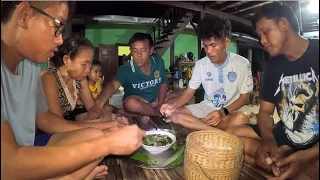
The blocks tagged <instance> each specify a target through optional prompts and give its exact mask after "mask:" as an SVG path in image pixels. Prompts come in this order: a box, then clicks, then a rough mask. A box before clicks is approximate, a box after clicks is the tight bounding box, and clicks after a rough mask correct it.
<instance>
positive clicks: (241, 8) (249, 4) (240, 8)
mask: <svg viewBox="0 0 320 180" xmlns="http://www.w3.org/2000/svg"><path fill="white" fill-rule="evenodd" d="M268 3H270V1H267V2H263V1H262V2H261V1H253V2H247V3H245V4H241V5H240V6H236V7H234V8H231V9H227V10H226V11H224V12H226V13H231V12H232V13H231V14H236V13H237V12H242V11H245V10H249V9H251V8H255V7H258V6H262V5H264V4H268Z"/></svg>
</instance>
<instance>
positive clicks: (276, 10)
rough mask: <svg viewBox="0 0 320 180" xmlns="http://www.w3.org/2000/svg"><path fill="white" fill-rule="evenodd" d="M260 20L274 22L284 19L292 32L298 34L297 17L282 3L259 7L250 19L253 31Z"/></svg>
mask: <svg viewBox="0 0 320 180" xmlns="http://www.w3.org/2000/svg"><path fill="white" fill-rule="evenodd" d="M262 18H267V19H272V20H276V21H278V20H280V19H281V18H286V19H287V20H288V22H289V24H290V26H291V28H292V30H293V31H294V32H296V33H297V34H299V33H300V27H299V23H298V19H297V16H296V15H295V14H294V12H293V11H292V9H291V8H290V7H288V6H286V5H284V4H282V3H279V2H273V3H270V4H265V5H263V6H261V7H260V8H259V9H258V10H257V12H256V13H255V14H254V16H253V19H252V26H253V27H254V29H255V28H256V25H257V22H258V21H259V20H260V19H262Z"/></svg>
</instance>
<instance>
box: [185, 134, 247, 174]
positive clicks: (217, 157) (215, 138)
mask: <svg viewBox="0 0 320 180" xmlns="http://www.w3.org/2000/svg"><path fill="white" fill-rule="evenodd" d="M242 164H243V144H242V142H241V141H240V139H239V138H238V137H236V136H234V135H231V134H228V133H225V132H223V131H218V130H206V131H196V132H193V133H190V134H189V135H188V137H187V140H186V150H185V155H184V176H185V179H186V180H207V179H209V180H237V179H239V176H240V171H241V169H242Z"/></svg>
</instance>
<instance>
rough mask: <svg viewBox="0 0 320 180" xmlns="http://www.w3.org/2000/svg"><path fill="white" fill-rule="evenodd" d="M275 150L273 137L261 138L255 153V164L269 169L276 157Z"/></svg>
mask: <svg viewBox="0 0 320 180" xmlns="http://www.w3.org/2000/svg"><path fill="white" fill-rule="evenodd" d="M277 150H278V146H277V143H276V141H275V139H274V137H268V138H262V140H261V142H260V144H259V146H258V148H257V151H256V154H255V160H256V164H257V165H258V166H259V167H261V168H263V169H266V170H271V164H272V163H273V160H275V159H274V158H275V157H277ZM272 158H273V159H272Z"/></svg>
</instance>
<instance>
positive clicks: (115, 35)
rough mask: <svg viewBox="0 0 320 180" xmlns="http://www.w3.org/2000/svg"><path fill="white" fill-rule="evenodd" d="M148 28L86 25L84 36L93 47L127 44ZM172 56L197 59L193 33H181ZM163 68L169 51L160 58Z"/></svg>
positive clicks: (167, 60)
mask: <svg viewBox="0 0 320 180" xmlns="http://www.w3.org/2000/svg"><path fill="white" fill-rule="evenodd" d="M148 29H149V27H148V26H141V25H139V26H136V25H119V24H117V25H116V24H95V25H87V27H86V31H85V36H86V38H88V39H89V40H90V41H91V42H92V43H93V44H94V46H95V47H98V46H99V44H116V43H121V44H128V41H129V39H130V37H131V36H132V35H133V34H134V33H136V32H147V31H148ZM174 51H175V52H174V55H175V56H179V55H180V54H182V53H186V52H193V54H194V56H195V57H196V59H197V58H198V40H197V37H196V34H195V33H194V32H193V31H189V30H186V31H184V32H182V33H181V34H180V35H179V36H178V37H177V39H176V40H175V42H174ZM162 58H163V60H164V63H165V67H166V68H169V66H170V49H168V50H167V51H166V52H165V54H164V55H163V56H162Z"/></svg>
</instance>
